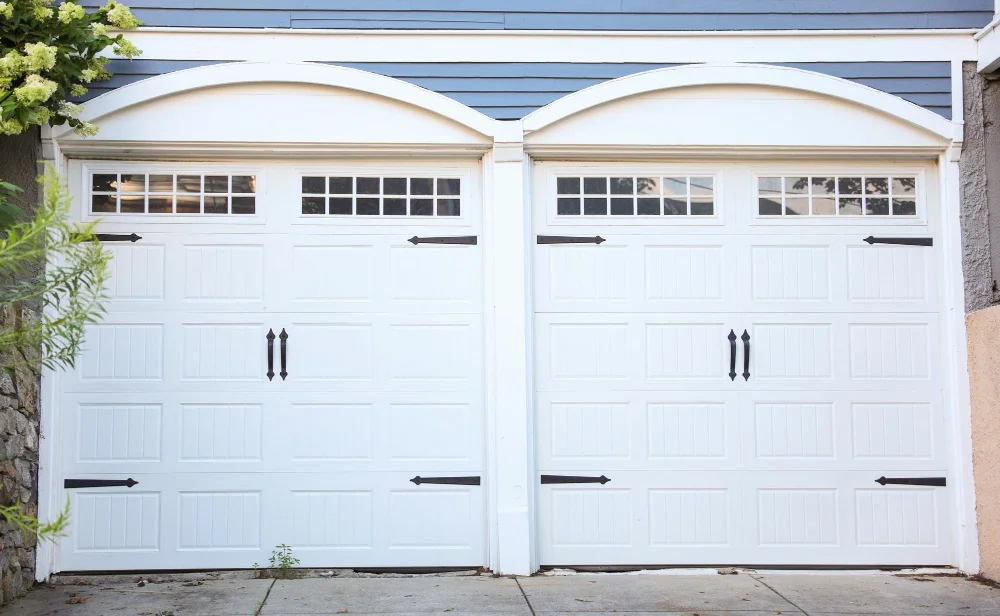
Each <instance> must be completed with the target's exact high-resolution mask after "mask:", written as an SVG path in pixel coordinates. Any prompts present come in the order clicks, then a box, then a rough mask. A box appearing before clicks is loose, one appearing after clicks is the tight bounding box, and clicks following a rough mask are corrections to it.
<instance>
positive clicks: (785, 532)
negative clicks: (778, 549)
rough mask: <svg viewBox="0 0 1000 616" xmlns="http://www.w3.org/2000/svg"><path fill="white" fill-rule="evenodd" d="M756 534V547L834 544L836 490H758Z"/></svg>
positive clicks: (835, 541)
mask: <svg viewBox="0 0 1000 616" xmlns="http://www.w3.org/2000/svg"><path fill="white" fill-rule="evenodd" d="M757 532H758V540H759V542H760V545H775V546H777V545H782V546H827V545H828V546H833V545H837V544H838V539H837V491H836V490H797V489H796V490H779V489H774V490H772V489H765V490H758V491H757Z"/></svg>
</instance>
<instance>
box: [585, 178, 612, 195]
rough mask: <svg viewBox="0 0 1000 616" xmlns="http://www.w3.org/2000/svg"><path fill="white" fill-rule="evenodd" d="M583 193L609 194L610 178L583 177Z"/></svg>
mask: <svg viewBox="0 0 1000 616" xmlns="http://www.w3.org/2000/svg"><path fill="white" fill-rule="evenodd" d="M583 193H584V194H586V195H606V194H608V178H583Z"/></svg>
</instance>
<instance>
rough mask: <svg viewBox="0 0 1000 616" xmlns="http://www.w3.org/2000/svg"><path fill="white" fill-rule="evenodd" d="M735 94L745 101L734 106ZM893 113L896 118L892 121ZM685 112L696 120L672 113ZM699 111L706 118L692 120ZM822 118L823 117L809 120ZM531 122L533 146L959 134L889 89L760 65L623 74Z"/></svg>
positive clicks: (814, 141) (928, 139)
mask: <svg viewBox="0 0 1000 616" xmlns="http://www.w3.org/2000/svg"><path fill="white" fill-rule="evenodd" d="M734 98H736V99H740V101H741V104H740V105H739V106H738V107H736V108H735V109H734V108H733V107H732V100H733V99H734ZM588 110H591V111H590V112H589V113H588ZM602 116H603V117H604V118H605V120H604V121H601V120H600V119H599V118H600V117H602ZM887 116H888V118H892V119H894V120H896V122H887V121H886V120H887V119H888V118H887ZM681 117H684V118H688V119H689V120H692V121H687V122H673V121H670V119H669V118H681ZM696 117H705V118H706V121H704V122H701V121H693V118H696ZM816 117H823V118H824V121H823V122H820V123H817V122H815V121H810V118H816ZM611 118H614V121H613V122H612V121H611ZM649 118H660V121H655V122H650V121H649ZM708 118H711V120H708ZM581 122H582V123H583V124H581ZM630 122H631V123H630ZM639 124H642V128H641V129H640V127H639ZM584 125H586V126H587V127H588V128H586V129H585V128H584ZM876 126H877V127H878V128H877V129H876V128H875V127H876ZM524 127H525V130H526V131H528V132H529V133H534V132H535V131H543V130H544V132H543V133H542V134H540V135H535V134H531V135H530V136H529V137H527V138H526V142H527V143H529V144H532V145H534V144H535V143H536V142H538V143H539V144H542V143H566V144H574V143H581V142H582V140H587V141H586V143H589V144H594V145H600V144H604V143H608V144H615V145H622V144H635V145H641V144H654V143H671V144H679V145H691V144H698V145H703V146H713V145H723V144H728V145H753V146H758V147H759V146H769V145H782V146H854V147H856V146H877V145H903V144H905V145H909V146H918V147H919V146H926V145H931V144H933V143H937V144H939V145H941V144H943V143H944V142H946V140H950V139H952V138H955V137H956V134H957V133H956V131H955V128H954V125H953V124H952V123H951V122H949V121H948V120H945V119H944V118H942V117H941V116H939V115H937V114H935V113H933V112H931V111H928V110H926V109H923V108H921V107H918V106H917V105H914V104H913V103H910V102H907V101H904V100H902V99H900V98H899V97H896V96H892V95H890V94H887V93H885V92H881V91H879V90H875V89H873V88H869V87H867V86H863V85H859V84H856V83H853V82H850V81H847V80H845V79H839V78H837V77H830V76H828V75H821V74H819V73H815V72H812V71H804V70H800V69H794V68H787V67H780V66H769V65H755V64H701V65H687V66H676V67H672V68H663V69H656V70H652V71H647V72H644V73H637V74H635V75H628V76H626V77H620V78H618V79H613V80H611V81H607V82H604V83H600V84H597V85H595V86H591V87H589V88H585V89H583V90H580V91H579V92H574V93H572V94H569V95H567V96H565V97H563V98H560V99H559V100H557V101H554V102H552V103H550V104H548V105H546V106H545V107H543V108H541V109H538V110H536V111H534V112H532V113H530V114H528V115H527V116H525V118H524ZM546 128H548V130H545V129H546ZM546 133H547V135H546ZM928 133H930V134H928Z"/></svg>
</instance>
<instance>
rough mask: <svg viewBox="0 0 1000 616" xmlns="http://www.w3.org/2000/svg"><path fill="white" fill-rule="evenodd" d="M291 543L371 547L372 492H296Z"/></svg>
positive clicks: (323, 546)
mask: <svg viewBox="0 0 1000 616" xmlns="http://www.w3.org/2000/svg"><path fill="white" fill-rule="evenodd" d="M291 510H292V519H291V523H292V525H291V532H292V539H291V542H292V546H293V547H295V548H303V549H309V548H335V549H355V550H356V549H371V547H372V493H371V492H365V491H330V492H319V491H316V492H312V491H293V492H292V499H291Z"/></svg>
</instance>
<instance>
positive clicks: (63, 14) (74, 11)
mask: <svg viewBox="0 0 1000 616" xmlns="http://www.w3.org/2000/svg"><path fill="white" fill-rule="evenodd" d="M86 14H87V12H86V11H85V10H84V9H83V7H82V6H80V5H79V4H75V3H73V2H63V3H62V4H60V5H59V21H61V22H62V23H64V24H68V23H69V22H71V21H73V20H74V19H82V18H83V17H84V16H85V15H86Z"/></svg>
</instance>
